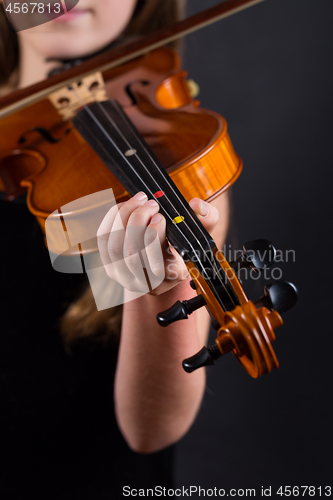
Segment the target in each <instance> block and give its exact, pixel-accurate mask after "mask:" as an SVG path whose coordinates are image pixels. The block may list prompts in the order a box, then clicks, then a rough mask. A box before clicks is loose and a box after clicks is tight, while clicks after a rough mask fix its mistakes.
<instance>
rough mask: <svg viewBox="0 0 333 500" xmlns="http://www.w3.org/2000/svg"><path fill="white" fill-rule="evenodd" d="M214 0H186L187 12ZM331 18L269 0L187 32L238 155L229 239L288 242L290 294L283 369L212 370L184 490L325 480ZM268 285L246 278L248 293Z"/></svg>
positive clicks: (307, 2)
mask: <svg viewBox="0 0 333 500" xmlns="http://www.w3.org/2000/svg"><path fill="white" fill-rule="evenodd" d="M216 3H218V2H217V1H215V2H213V1H207V0H205V2H202V1H200V0H190V1H189V2H188V4H189V8H188V14H193V13H195V12H197V11H199V10H202V9H203V8H206V7H210V6H211V5H215V4H216ZM332 19H333V2H332V0H320V1H313V0H267V1H265V2H263V3H260V4H259V5H256V6H254V7H251V8H250V9H248V10H246V11H243V12H241V13H238V14H236V15H234V16H232V17H230V18H227V19H225V20H223V21H220V22H218V23H216V24H214V25H213V26H209V27H208V28H205V29H203V30H201V31H200V32H197V33H195V34H192V35H190V36H188V37H187V39H186V45H185V50H184V56H185V59H184V64H183V66H184V67H185V69H187V70H188V72H189V76H190V77H191V78H193V79H194V80H195V81H196V82H197V83H198V84H199V85H200V88H201V92H200V95H199V99H200V102H201V106H202V107H205V108H207V109H213V110H215V111H217V112H219V113H220V114H222V115H223V116H224V117H225V118H226V120H227V122H228V125H229V133H230V136H231V138H232V141H233V144H234V147H235V149H236V151H237V152H238V154H239V155H240V156H241V157H242V158H243V160H244V170H243V173H242V175H241V177H240V178H239V180H237V182H236V184H235V185H234V187H233V189H232V191H233V212H234V213H233V219H234V220H233V223H232V229H231V235H230V236H229V241H234V239H235V236H236V241H237V244H238V247H239V248H241V245H242V244H243V243H244V242H245V241H248V240H251V239H255V238H268V239H270V240H271V241H273V243H274V244H275V245H276V247H277V248H278V249H280V250H282V251H286V250H288V249H294V250H295V252H296V259H295V262H289V263H283V264H281V267H282V268H283V279H285V280H290V281H293V282H294V283H295V284H296V285H297V287H298V289H299V302H298V304H297V305H296V306H295V308H294V309H293V310H291V311H289V312H287V313H286V314H285V315H284V320H285V325H284V326H283V327H282V328H281V329H280V330H277V332H276V334H277V339H276V341H275V343H274V345H273V347H274V349H275V351H276V354H277V356H278V359H279V362H280V369H279V370H275V371H274V372H272V373H271V374H269V375H265V376H263V377H262V378H261V379H259V380H253V379H251V378H250V377H249V376H248V375H247V374H246V373H245V371H244V370H243V369H242V368H241V366H240V365H239V364H238V363H237V361H236V360H235V359H234V358H233V356H231V355H229V356H227V357H225V358H223V359H221V360H220V361H219V362H218V363H217V364H216V365H215V367H214V368H212V369H210V370H209V373H208V385H207V390H206V395H205V398H204V402H203V404H202V409H201V411H200V414H199V416H198V419H197V421H196V423H195V424H194V426H193V427H192V429H191V430H190V432H189V433H188V434H187V435H186V437H185V438H184V439H183V440H182V441H181V443H180V445H179V447H178V455H177V467H176V474H177V482H178V485H180V486H182V485H185V486H189V485H197V486H199V485H200V486H201V487H205V488H214V487H215V486H216V487H219V488H248V487H250V486H253V487H256V488H257V495H258V496H259V492H260V487H261V486H263V485H264V486H265V487H268V486H272V487H273V491H274V489H275V490H276V489H277V488H278V487H279V486H281V485H282V486H287V485H291V486H297V485H298V486H300V485H314V486H325V485H329V484H331V485H332V483H333V481H332V479H333V477H332V451H331V450H332V444H333V443H332V404H331V400H332V392H331V385H332V366H331V350H332V327H331V311H332V308H331V293H330V287H331V283H330V281H331V279H330V278H331V274H332V273H331V257H330V251H331V243H332V222H331V220H332V205H331V179H332V175H331V165H332V83H333V70H332V53H333V29H332ZM264 284H265V282H261V284H260V286H259V283H257V284H256V285H254V286H253V287H250V288H249V286H248V284H247V283H246V286H247V290H249V294H250V297H251V298H252V299H256V298H258V297H259V296H260V295H261V294H262V289H263V286H264ZM213 339H214V337H212V340H213ZM272 496H273V498H274V494H273V495H272ZM275 497H276V498H281V497H279V496H275ZM308 498H309V497H308Z"/></svg>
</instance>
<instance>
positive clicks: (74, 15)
mask: <svg viewBox="0 0 333 500" xmlns="http://www.w3.org/2000/svg"><path fill="white" fill-rule="evenodd" d="M88 12H89V10H88V9H72V10H70V11H68V12H67V13H66V14H63V15H62V16H59V17H57V18H56V19H54V22H57V23H68V22H71V21H74V20H75V19H78V18H80V17H82V16H84V15H86V14H88Z"/></svg>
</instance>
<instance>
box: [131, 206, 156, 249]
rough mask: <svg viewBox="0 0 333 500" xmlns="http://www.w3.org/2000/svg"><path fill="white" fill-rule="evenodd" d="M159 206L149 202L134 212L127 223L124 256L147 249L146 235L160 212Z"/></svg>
mask: <svg viewBox="0 0 333 500" xmlns="http://www.w3.org/2000/svg"><path fill="white" fill-rule="evenodd" d="M159 209H160V207H159V204H158V203H157V202H156V201H155V200H149V201H147V202H146V203H145V204H144V205H142V206H140V207H138V208H137V209H136V210H133V212H132V213H131V215H130V217H129V218H128V221H127V227H126V239H125V244H124V249H123V251H124V254H125V255H126V256H128V255H133V254H135V253H138V252H141V251H142V250H143V249H144V248H145V242H144V234H145V231H146V228H147V226H148V224H149V221H150V219H151V218H152V217H153V215H154V214H156V213H157V212H158V211H159Z"/></svg>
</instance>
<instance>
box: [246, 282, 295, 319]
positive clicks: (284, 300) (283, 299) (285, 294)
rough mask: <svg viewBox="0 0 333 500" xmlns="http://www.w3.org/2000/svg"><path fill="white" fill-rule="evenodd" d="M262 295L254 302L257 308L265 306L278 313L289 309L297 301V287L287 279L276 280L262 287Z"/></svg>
mask: <svg viewBox="0 0 333 500" xmlns="http://www.w3.org/2000/svg"><path fill="white" fill-rule="evenodd" d="M264 292H265V293H264V295H263V296H262V297H260V299H259V300H257V301H256V302H254V304H255V305H256V307H257V308H259V307H267V308H268V309H273V310H275V311H277V312H278V313H280V314H283V313H284V312H286V311H288V310H289V309H291V308H292V307H293V306H294V305H295V304H296V302H297V296H298V292H297V288H296V287H295V285H293V284H292V283H289V282H288V281H276V282H275V283H270V284H269V285H267V286H265V288H264Z"/></svg>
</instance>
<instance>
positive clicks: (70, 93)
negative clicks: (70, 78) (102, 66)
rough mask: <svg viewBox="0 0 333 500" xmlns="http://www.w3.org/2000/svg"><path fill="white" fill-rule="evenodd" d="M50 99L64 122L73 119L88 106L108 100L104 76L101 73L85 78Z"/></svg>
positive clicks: (54, 93)
mask: <svg viewBox="0 0 333 500" xmlns="http://www.w3.org/2000/svg"><path fill="white" fill-rule="evenodd" d="M48 97H49V100H50V101H51V103H52V104H53V106H54V107H55V109H56V110H57V111H58V112H59V114H60V115H61V116H62V117H63V118H64V120H70V119H72V118H73V117H74V116H75V115H76V113H77V111H78V110H79V109H81V108H83V107H84V106H86V105H87V104H91V103H93V102H96V101H99V102H103V101H106V100H107V99H108V96H107V93H106V90H105V84H104V79H103V75H102V73H100V72H98V73H94V74H92V75H88V76H85V77H83V78H82V79H81V80H78V81H77V82H73V83H71V84H70V85H68V86H66V87H63V88H62V89H60V90H57V91H56V92H53V93H52V94H50V95H49V96H48Z"/></svg>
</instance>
